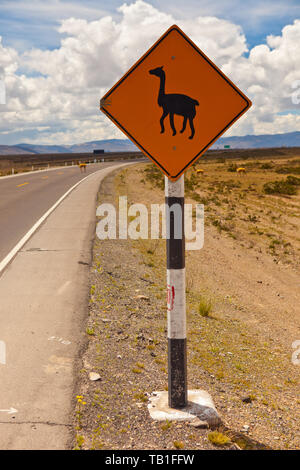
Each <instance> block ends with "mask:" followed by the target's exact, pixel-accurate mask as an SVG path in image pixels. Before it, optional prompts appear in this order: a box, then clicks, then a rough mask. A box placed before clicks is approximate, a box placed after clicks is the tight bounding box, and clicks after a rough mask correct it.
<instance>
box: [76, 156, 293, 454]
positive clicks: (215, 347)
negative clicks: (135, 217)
mask: <svg viewBox="0 0 300 470" xmlns="http://www.w3.org/2000/svg"><path fill="white" fill-rule="evenodd" d="M144 168H145V165H143V166H142V165H138V166H137V167H135V170H131V171H130V173H129V172H128V171H126V170H125V171H123V172H121V173H120V172H119V173H115V174H112V175H110V176H109V177H107V178H106V180H105V181H104V183H103V184H102V186H101V189H100V192H99V203H102V202H110V203H114V204H115V203H116V202H117V201H116V197H117V196H118V195H119V194H120V195H122V194H127V195H128V203H129V204H130V203H131V202H145V201H149V200H151V201H152V202H160V203H161V202H163V199H162V198H163V193H162V191H161V190H159V189H158V188H155V187H153V186H152V185H151V184H150V183H148V182H147V181H146V182H145V181H144V180H143V175H144ZM136 181H138V182H139V183H138V184H137V183H136ZM205 237H206V238H205V244H206V246H207V250H208V252H207V253H206V261H204V260H203V259H202V260H201V259H197V262H195V259H196V258H195V254H194V253H193V254H191V253H189V254H188V256H187V270H188V272H189V274H188V277H187V314H188V379H189V388H190V389H192V388H204V389H205V390H207V391H209V392H210V393H211V394H212V396H213V398H214V401H215V403H216V406H217V409H218V410H219V412H220V414H221V418H222V425H221V426H220V427H219V428H218V429H217V431H218V432H220V433H222V435H223V436H227V437H228V438H229V439H228V442H227V443H225V444H224V445H223V446H222V448H223V449H270V448H272V449H288V448H290V449H297V448H299V427H298V426H299V419H298V416H299V389H298V379H297V377H298V375H299V374H298V375H297V373H298V370H297V371H296V372H297V373H296V376H297V377H296V378H295V367H294V368H292V367H291V364H290V360H287V359H286V357H285V351H284V350H283V348H284V345H281V344H280V343H281V340H280V339H279V338H278V335H279V333H278V331H277V329H276V325H275V329H274V332H273V333H274V335H273V339H272V332H271V330H270V325H268V324H267V323H265V324H264V325H263V327H265V325H266V324H267V326H268V328H267V331H268V338H267V339H266V336H265V335H262V334H260V332H261V329H263V328H262V325H261V324H260V323H258V322H257V321H256V320H255V318H254V317H251V315H249V316H248V315H245V313H247V309H250V310H251V311H254V309H253V305H254V304H255V299H253V302H254V304H253V305H246V307H245V305H244V304H243V305H242V304H241V302H238V301H237V300H236V299H237V297H236V295H235V292H233V290H234V289H235V291H236V289H237V287H238V286H237V284H236V282H235V280H234V279H232V277H231V276H232V272H231V271H230V270H229V271H228V269H227V273H226V276H227V281H228V282H229V286H231V287H232V290H227V289H229V287H228V285H225V281H224V280H223V281H224V286H223V289H222V285H221V287H220V284H217V286H218V287H217V288H216V286H213V285H211V284H210V283H209V282H208V281H207V280H206V279H205V277H206V276H205V273H206V272H207V273H210V274H211V275H213V274H214V273H215V272H216V271H217V272H218V269H219V268H221V264H222V261H224V260H222V256H220V259H218V261H217V262H216V264H213V263H212V255H213V253H214V254H215V252H216V248H217V246H219V247H220V238H221V243H222V254H223V256H225V254H226V250H227V252H228V253H229V254H230V250H231V254H233V250H235V253H234V255H235V256H236V257H238V255H240V257H241V256H242V257H243V258H244V259H243V262H244V263H245V264H246V265H247V261H248V262H251V260H250V261H249V260H248V259H245V256H246V255H247V256H250V258H251V256H252V254H249V252H248V251H246V250H245V248H244V247H243V246H240V247H239V248H237V247H236V246H235V247H234V248H233V247H232V246H231V243H232V242H233V240H232V239H224V237H223V238H222V234H221V235H220V234H219V233H218V232H217V229H216V227H209V228H208V229H207V232H206V234H205ZM236 250H238V251H236ZM239 250H241V251H239ZM201 255H202V256H203V254H200V255H199V256H201ZM225 261H227V262H228V260H225ZM205 263H206V265H205ZM218 263H219V266H218ZM199 265H200V266H201V269H200V270H199ZM212 270H213V272H212ZM199 271H201V272H202V275H201V274H200V272H199ZM220 272H221V271H220ZM220 272H218V275H219V276H220ZM209 277H211V276H209ZM233 281H234V282H233ZM241 282H245V279H241ZM255 282H256V281H255ZM232 283H233V285H234V286H233V285H232ZM90 285H91V291H90V302H89V313H88V320H87V325H86V335H87V345H86V350H85V353H84V355H83V359H82V369H81V370H80V373H79V379H78V383H77V389H76V411H75V414H74V434H75V438H74V448H80V449H153V450H154V449H172V450H175V449H199V450H200V449H218V448H220V447H219V446H218V445H217V444H220V442H219V440H218V439H217V437H218V436H216V435H211V430H209V429H201V428H196V427H194V426H193V425H192V424H190V423H182V422H164V423H161V422H155V421H153V420H152V419H151V418H150V416H149V412H148V408H147V403H148V398H149V396H150V394H151V393H152V392H153V391H157V390H166V389H167V339H166V333H167V330H166V316H167V314H166V298H165V297H166V296H165V242H164V241H163V240H159V241H151V240H149V241H146V240H138V241H132V240H105V241H100V240H98V239H97V238H96V239H95V243H94V251H93V264H92V266H91V270H90ZM233 287H234V288H233ZM240 288H241V290H244V288H245V285H244V284H243V285H242V284H241V286H240ZM256 289H257V287H256ZM200 294H201V295H205V296H208V297H209V299H210V300H211V299H212V304H213V312H212V313H211V314H210V315H209V316H208V317H206V318H205V317H202V316H200V315H199V312H198V304H199V301H200V297H199V296H200ZM287 326H288V325H287ZM276 339H278V342H277V343H276V348H274V340H276ZM295 339H297V338H295ZM91 372H93V373H96V374H99V376H100V377H99V379H98V380H95V381H93V380H91V379H90V373H91ZM219 437H220V436H219ZM212 441H213V442H212Z"/></svg>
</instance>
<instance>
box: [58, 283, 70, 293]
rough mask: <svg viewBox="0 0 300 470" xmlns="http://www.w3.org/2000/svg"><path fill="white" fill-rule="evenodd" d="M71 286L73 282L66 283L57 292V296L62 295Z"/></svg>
mask: <svg viewBox="0 0 300 470" xmlns="http://www.w3.org/2000/svg"><path fill="white" fill-rule="evenodd" d="M70 284H71V281H67V282H65V283H64V285H63V286H61V287H60V288H59V289H58V291H57V295H61V294H62V293H63V292H64V291H65V290H66V289H67V287H68V286H69V285H70Z"/></svg>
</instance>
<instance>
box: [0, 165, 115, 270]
mask: <svg viewBox="0 0 300 470" xmlns="http://www.w3.org/2000/svg"><path fill="white" fill-rule="evenodd" d="M111 165H113V163H111V162H107V163H98V164H92V165H87V169H86V173H81V172H80V170H79V168H78V167H77V166H76V167H75V166H74V167H62V168H60V169H57V170H50V171H42V172H36V173H30V174H26V173H25V174H22V175H16V176H15V177H9V178H0V227H1V228H0V262H1V260H3V259H4V258H5V256H6V255H7V254H8V253H9V252H10V250H11V249H12V248H13V247H14V246H15V245H16V244H17V243H18V242H19V240H20V239H21V238H22V237H23V236H24V235H25V234H26V233H27V232H28V230H29V229H30V228H31V227H32V226H33V225H34V224H35V222H37V220H39V219H40V217H41V216H42V215H43V214H44V213H45V212H47V210H48V209H50V207H52V206H53V204H55V202H56V201H57V200H58V199H59V198H60V197H61V196H62V195H63V194H65V193H66V192H67V191H68V189H70V188H71V187H72V186H74V185H75V184H76V183H77V182H78V181H80V180H81V179H83V178H85V177H86V176H87V175H89V174H91V173H94V172H95V171H98V170H100V169H102V168H105V167H108V166H111Z"/></svg>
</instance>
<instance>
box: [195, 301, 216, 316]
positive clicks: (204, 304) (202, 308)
mask: <svg viewBox="0 0 300 470" xmlns="http://www.w3.org/2000/svg"><path fill="white" fill-rule="evenodd" d="M212 307H213V306H212V302H211V300H206V299H205V298H204V297H201V298H200V302H199V306H198V312H199V313H200V315H201V316H202V317H208V316H209V314H210V313H211V311H212Z"/></svg>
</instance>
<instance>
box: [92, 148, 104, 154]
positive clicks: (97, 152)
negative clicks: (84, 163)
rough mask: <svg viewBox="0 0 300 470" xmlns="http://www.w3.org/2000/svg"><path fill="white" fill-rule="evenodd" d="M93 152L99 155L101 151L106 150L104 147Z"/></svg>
mask: <svg viewBox="0 0 300 470" xmlns="http://www.w3.org/2000/svg"><path fill="white" fill-rule="evenodd" d="M93 152H94V154H96V155H98V154H100V153H104V150H103V149H95V150H94V151H93Z"/></svg>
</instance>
